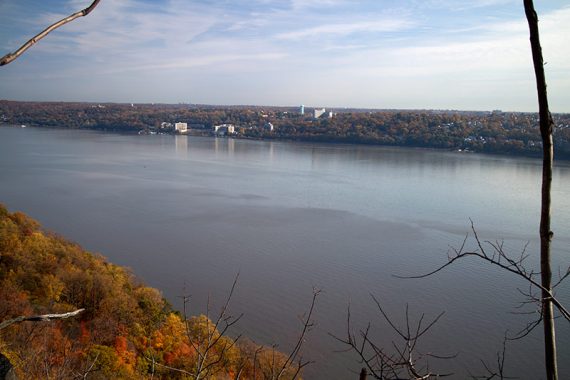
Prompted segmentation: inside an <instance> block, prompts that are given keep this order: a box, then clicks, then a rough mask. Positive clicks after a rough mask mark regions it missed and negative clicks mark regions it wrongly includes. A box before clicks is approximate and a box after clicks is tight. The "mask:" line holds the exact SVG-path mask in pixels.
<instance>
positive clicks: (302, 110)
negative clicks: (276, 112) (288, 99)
mask: <svg viewBox="0 0 570 380" xmlns="http://www.w3.org/2000/svg"><path fill="white" fill-rule="evenodd" d="M299 113H300V114H301V115H304V114H305V105H304V104H301V106H300V107H299Z"/></svg>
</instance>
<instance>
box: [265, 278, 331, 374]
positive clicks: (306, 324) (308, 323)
mask: <svg viewBox="0 0 570 380" xmlns="http://www.w3.org/2000/svg"><path fill="white" fill-rule="evenodd" d="M320 293H321V291H320V290H319V289H313V298H312V299H311V306H310V307H309V311H308V312H307V314H306V318H305V319H304V321H303V329H302V330H301V333H300V334H299V338H298V339H297V343H296V344H295V347H293V350H292V351H291V353H290V354H289V356H288V357H287V360H285V363H283V365H282V366H281V369H280V370H279V372H277V376H276V377H275V379H280V378H281V376H282V375H283V373H284V372H285V370H286V369H287V368H288V367H289V366H290V365H291V364H293V363H294V362H296V361H297V358H299V360H298V362H297V368H296V370H295V373H294V375H293V379H295V378H297V376H298V375H299V373H300V372H301V370H302V369H303V368H304V367H306V366H307V365H309V364H311V363H313V362H312V361H303V358H302V357H301V356H300V353H301V348H302V347H303V343H304V342H305V337H306V335H307V333H308V332H309V331H310V329H311V328H312V327H313V326H314V322H313V321H312V320H311V318H312V316H313V311H314V309H315V303H316V301H317V297H318V296H319V294H320Z"/></svg>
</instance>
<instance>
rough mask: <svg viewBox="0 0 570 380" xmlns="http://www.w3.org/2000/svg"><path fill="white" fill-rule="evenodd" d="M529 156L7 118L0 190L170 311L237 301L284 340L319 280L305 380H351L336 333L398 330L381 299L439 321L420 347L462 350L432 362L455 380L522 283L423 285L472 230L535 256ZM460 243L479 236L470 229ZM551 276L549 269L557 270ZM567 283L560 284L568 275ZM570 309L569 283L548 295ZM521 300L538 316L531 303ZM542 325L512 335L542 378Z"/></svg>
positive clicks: (565, 194)
mask: <svg viewBox="0 0 570 380" xmlns="http://www.w3.org/2000/svg"><path fill="white" fill-rule="evenodd" d="M540 173H541V165H540V162H539V161H538V160H533V159H526V158H511V157H498V156H484V155H477V154H465V153H456V152H440V151H430V150H415V149H399V148H386V147H368V146H353V145H313V144H305V143H288V142H267V141H247V140H234V139H218V138H202V137H186V136H134V135H119V134H106V133H99V132H93V131H68V130H49V129H37V128H20V127H9V126H2V127H0V202H2V203H4V204H6V206H7V207H8V208H9V209H10V210H11V211H16V210H20V211H23V212H25V213H27V214H29V215H30V216H32V217H34V218H35V219H37V220H39V221H40V222H41V223H42V224H43V226H44V227H45V228H47V229H49V230H52V231H55V232H57V233H59V234H61V235H64V236H66V237H68V238H69V239H72V240H74V241H76V242H78V243H80V244H81V245H83V246H84V247H85V248H86V249H89V250H91V251H94V252H99V253H101V254H103V255H105V256H107V257H108V258H109V259H110V260H111V261H112V262H114V263H117V264H121V265H126V266H128V267H130V268H132V270H133V272H134V273H135V274H136V275H137V276H138V277H140V278H141V279H142V280H144V281H145V282H146V283H148V284H149V285H151V286H154V287H157V288H159V289H161V290H162V292H163V294H164V296H165V297H166V298H167V299H169V300H170V301H171V302H172V303H173V304H174V305H175V306H177V307H179V306H180V298H179V296H181V295H183V294H190V295H191V296H192V298H191V312H192V313H194V314H197V313H205V312H206V305H207V299H208V297H210V298H211V300H212V307H211V309H212V314H213V313H214V312H215V311H217V310H218V309H219V306H220V304H221V303H222V301H223V300H224V297H225V295H226V294H227V293H228V291H229V289H230V287H231V284H232V281H233V279H234V277H235V276H236V274H237V273H238V272H239V281H238V285H237V290H236V293H235V296H234V298H233V299H232V303H231V306H230V307H231V312H232V313H233V314H234V315H238V314H240V313H242V312H243V313H244V314H245V315H244V317H243V318H242V319H241V320H240V322H239V323H238V325H237V326H236V328H235V329H234V330H233V332H232V333H233V334H238V333H243V334H244V335H247V336H249V337H250V338H251V339H253V340H255V341H256V342H258V343H262V344H266V345H271V344H278V345H279V349H280V350H282V351H288V350H289V349H290V348H291V347H292V345H293V343H294V342H295V337H296V335H297V333H298V332H299V330H300V328H301V324H300V322H299V320H300V317H301V316H302V315H303V313H304V312H305V311H306V310H307V308H308V306H309V303H310V300H311V296H312V291H313V287H315V288H318V289H321V290H322V293H321V295H320V296H319V297H318V300H317V305H316V311H315V315H314V320H315V322H316V325H315V327H314V328H313V330H312V331H311V332H310V333H309V335H308V337H307V341H306V343H305V346H304V349H303V357H304V358H306V359H310V360H314V361H315V364H312V365H311V366H309V367H307V370H306V372H305V378H307V379H319V380H320V379H356V378H358V376H357V375H356V372H357V371H358V370H359V368H360V364H359V363H358V362H357V361H356V360H355V357H354V356H353V355H351V354H349V353H348V354H347V353H341V352H339V351H341V350H343V349H344V348H345V347H343V346H342V345H341V344H339V343H338V342H337V341H335V340H334V338H332V337H331V335H330V334H332V335H337V336H339V337H344V336H345V335H346V315H347V308H348V305H349V304H350V307H351V312H352V319H353V320H352V323H353V326H352V327H353V329H354V330H355V332H356V333H357V331H358V329H362V328H365V327H366V324H367V323H368V322H370V323H371V324H372V334H373V336H374V338H375V339H376V342H377V343H378V344H379V345H381V346H384V347H386V348H387V349H390V348H391V347H392V345H391V341H392V340H394V339H395V336H394V333H393V331H391V329H390V328H389V326H388V325H387V324H386V323H385V321H384V320H383V319H382V318H381V316H380V314H379V313H378V310H377V307H376V305H375V304H374V302H373V300H372V298H371V295H374V296H375V297H376V298H377V299H378V300H379V301H380V302H381V304H382V305H383V307H384V308H385V310H386V311H387V312H388V313H389V314H390V315H391V316H392V318H393V321H394V323H395V324H397V325H399V326H402V327H403V326H404V315H405V309H406V305H409V309H410V315H411V316H412V317H413V318H415V319H417V318H419V317H420V316H421V314H422V313H426V318H433V317H435V316H436V315H437V314H439V313H440V312H442V311H445V315H444V316H443V318H442V319H441V320H440V321H439V322H438V323H437V324H436V325H435V326H434V327H433V329H432V330H431V331H430V333H429V334H427V335H425V336H424V338H423V340H422V341H421V342H420V347H419V351H421V352H432V353H435V354H441V355H450V354H458V356H457V357H456V358H455V359H452V360H444V361H441V360H436V359H431V360H430V367H433V368H438V369H440V370H441V371H442V372H454V373H455V376H454V378H459V379H462V378H465V377H466V376H467V374H468V373H469V371H470V372H471V373H473V374H475V375H478V374H485V371H484V368H483V366H482V365H481V364H480V360H481V359H482V360H485V361H487V362H488V363H489V364H490V365H493V364H494V363H495V357H496V353H497V351H500V350H501V349H502V341H503V336H504V334H505V331H506V330H507V329H508V330H509V331H511V332H513V333H514V332H516V331H518V330H520V329H521V328H523V327H524V326H525V325H526V323H527V322H528V321H531V320H532V318H534V317H535V316H534V315H531V316H529V315H520V314H513V313H512V312H513V311H518V309H516V307H517V306H518V305H519V303H520V302H521V301H524V298H523V296H522V295H521V294H520V293H519V292H518V290H517V288H521V289H522V290H526V289H527V286H526V284H525V283H524V282H522V281H521V280H519V279H517V278H515V277H513V276H512V275H511V274H509V273H506V272H505V271H501V270H498V269H496V268H493V267H491V266H489V265H487V264H485V263H483V262H482V261H480V260H476V259H466V260H464V261H461V262H458V263H456V264H455V265H453V266H452V267H449V268H448V269H446V270H444V271H442V272H440V273H438V274H436V275H433V276H431V277H428V278H425V279H416V280H411V279H399V278H396V277H394V275H414V274H421V273H425V272H427V271H430V270H431V269H433V268H435V267H436V266H437V265H439V264H442V263H444V262H445V261H446V260H447V252H448V250H449V248H450V247H459V246H460V245H461V243H462V241H463V239H464V237H465V235H466V234H467V233H468V232H469V231H470V221H469V219H470V218H471V219H472V220H473V223H474V225H475V228H476V229H477V231H478V233H479V234H480V237H481V239H487V240H491V241H497V240H498V241H504V248H505V250H507V251H508V252H511V253H512V254H513V255H520V252H521V250H522V249H523V248H524V246H525V244H526V243H529V244H528V247H527V252H528V253H529V254H530V257H529V259H528V266H529V267H534V268H536V266H537V264H538V257H537V251H538V243H537V237H538V219H539V210H540V207H539V201H540V197H539V193H540ZM553 202H554V206H553V230H554V233H555V235H554V236H555V238H554V249H553V253H554V256H555V258H554V261H555V265H556V268H555V272H557V271H558V269H557V268H558V265H562V266H563V265H564V264H566V265H568V263H570V212H569V211H570V165H569V164H568V163H566V162H560V163H557V165H556V167H555V171H554V183H553ZM467 246H468V247H470V248H473V246H474V241H473V240H468V242H467ZM555 277H556V276H555ZM569 283H570V282H569ZM558 296H559V297H560V299H562V300H563V301H565V302H566V304H567V305H568V304H570V285H569V284H565V285H563V286H561V287H560V289H559V290H558ZM527 310H530V311H532V310H534V309H533V307H530V308H529V309H527ZM569 325H570V324H569V323H568V322H565V321H563V320H559V321H558V325H557V326H558V331H557V339H558V345H559V365H560V371H561V376H560V378H570V344H569V343H570V328H569ZM541 342H542V339H541V330H540V329H538V330H536V331H535V332H534V333H533V334H531V335H530V336H528V337H526V338H525V339H523V340H520V341H515V342H510V343H508V345H507V357H506V364H507V374H508V375H509V376H519V377H521V378H525V379H540V378H544V377H545V376H544V375H543V369H542V368H543V366H542V363H543V354H542V345H541V344H542V343H541Z"/></svg>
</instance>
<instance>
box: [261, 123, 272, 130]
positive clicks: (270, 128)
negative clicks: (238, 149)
mask: <svg viewBox="0 0 570 380" xmlns="http://www.w3.org/2000/svg"><path fill="white" fill-rule="evenodd" d="M263 129H265V130H266V131H269V132H273V130H274V129H275V127H274V126H273V124H271V123H265V125H264V126H263Z"/></svg>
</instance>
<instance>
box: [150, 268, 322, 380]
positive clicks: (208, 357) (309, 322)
mask: <svg viewBox="0 0 570 380" xmlns="http://www.w3.org/2000/svg"><path fill="white" fill-rule="evenodd" d="M238 278H239V273H238V275H236V277H235V279H234V282H233V283H232V287H231V289H230V292H229V293H228V296H227V298H226V300H225V303H224V305H223V306H222V307H221V309H220V312H219V313H218V314H217V315H216V319H215V320H213V321H211V320H210V311H211V310H210V300H209V299H208V302H207V308H206V310H207V311H206V316H205V323H206V329H205V334H204V336H200V337H196V336H194V334H193V332H192V329H191V327H192V326H191V325H192V321H191V320H190V319H189V318H188V304H189V300H190V297H189V296H186V295H185V296H183V297H182V298H183V316H184V327H185V330H186V338H187V341H188V342H189V344H190V346H191V347H192V348H193V350H194V352H195V358H194V362H193V363H192V366H191V367H192V368H191V369H190V370H189V369H182V368H176V367H173V366H169V365H166V364H163V363H161V362H159V361H157V359H156V357H155V356H154V355H153V354H151V356H148V355H147V356H145V359H146V360H147V362H148V363H149V365H150V366H151V375H154V369H155V368H163V369H166V370H168V371H173V372H178V373H181V374H183V375H186V376H188V377H189V378H191V379H194V380H200V379H206V378H211V377H212V376H215V375H216V374H217V373H219V371H221V370H222V369H223V368H225V367H226V366H227V365H228V364H229V363H230V360H229V353H230V350H231V349H232V348H234V346H236V345H237V343H238V341H239V340H240V338H241V335H238V336H237V337H236V338H235V339H230V340H229V341H228V340H225V338H226V337H227V336H228V334H229V332H230V329H231V328H232V327H233V326H234V325H235V324H237V323H238V322H239V320H240V319H241V318H242V317H243V314H240V315H238V316H233V315H232V314H231V313H230V310H229V306H230V301H231V299H232V297H233V295H234V291H235V289H236V286H237V282H238ZM319 294H320V290H318V289H313V295H312V299H311V304H310V306H309V309H308V311H307V312H306V313H305V314H304V315H302V316H301V317H300V319H301V322H302V329H301V332H300V333H299V336H298V337H297V339H296V343H295V345H294V347H293V349H292V350H291V352H290V353H289V354H288V356H287V357H286V358H285V357H283V358H282V359H280V360H278V358H277V357H278V355H282V354H279V353H278V352H277V345H273V346H271V348H270V349H271V357H272V360H271V365H270V368H265V369H266V371H261V370H262V365H261V363H260V362H259V355H260V354H261V353H262V352H264V351H267V350H268V349H269V348H267V347H263V346H257V345H256V347H255V349H254V350H253V352H252V353H251V357H247V358H242V359H241V360H240V361H239V362H238V363H237V366H236V367H237V368H236V371H235V374H234V380H239V379H240V378H241V376H242V374H243V372H244V369H245V367H246V365H247V364H248V363H247V362H248V361H249V360H251V363H252V367H253V368H252V372H253V376H252V380H255V379H256V378H257V369H258V368H259V369H260V371H259V374H260V375H261V377H263V378H264V379H265V380H280V379H283V378H287V379H291V380H294V379H297V378H298V377H299V376H300V375H301V372H302V370H303V368H305V367H306V366H308V365H310V364H312V363H314V362H313V361H311V360H305V359H303V357H302V348H303V345H304V343H305V341H306V338H307V334H308V333H309V331H310V330H311V329H312V327H313V326H314V321H313V319H312V317H313V312H314V309H315V305H316V300H317V297H318V295H319Z"/></svg>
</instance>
